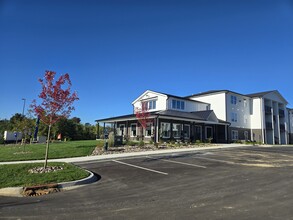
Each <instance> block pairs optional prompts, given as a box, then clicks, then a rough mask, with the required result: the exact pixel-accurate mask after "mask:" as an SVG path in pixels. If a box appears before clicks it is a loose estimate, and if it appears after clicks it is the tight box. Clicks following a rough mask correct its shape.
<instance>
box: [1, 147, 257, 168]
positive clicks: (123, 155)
mask: <svg viewBox="0 0 293 220" xmlns="http://www.w3.org/2000/svg"><path fill="white" fill-rule="evenodd" d="M248 146H252V145H245V144H217V145H214V146H210V147H196V146H195V147H194V148H180V149H162V150H155V151H141V152H131V153H119V154H107V155H96V156H86V157H72V158H62V159H50V160H48V162H65V163H78V162H79V163H80V162H88V161H102V160H112V159H119V158H129V157H139V156H149V155H160V154H172V153H184V152H194V151H202V150H211V149H224V148H225V149H226V148H237V147H248ZM42 162H44V160H29V161H12V162H0V165H1V164H18V163H42Z"/></svg>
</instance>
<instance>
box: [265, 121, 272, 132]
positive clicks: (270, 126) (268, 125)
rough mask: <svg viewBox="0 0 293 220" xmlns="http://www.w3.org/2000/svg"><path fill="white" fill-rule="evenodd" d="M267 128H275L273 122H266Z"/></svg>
mask: <svg viewBox="0 0 293 220" xmlns="http://www.w3.org/2000/svg"><path fill="white" fill-rule="evenodd" d="M266 129H269V130H272V129H273V124H272V122H266Z"/></svg>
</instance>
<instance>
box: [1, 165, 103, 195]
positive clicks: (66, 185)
mask: <svg viewBox="0 0 293 220" xmlns="http://www.w3.org/2000/svg"><path fill="white" fill-rule="evenodd" d="M85 171H87V172H88V173H89V174H90V175H89V176H88V177H86V178H83V179H80V180H74V181H71V182H62V183H58V188H60V189H65V190H67V189H70V188H71V187H79V186H82V185H85V184H90V183H94V182H96V181H97V180H98V177H97V176H96V175H95V174H94V173H92V172H90V171H88V170H85ZM23 189H24V187H7V188H2V189H0V196H10V197H24V196H23V195H22V192H23Z"/></svg>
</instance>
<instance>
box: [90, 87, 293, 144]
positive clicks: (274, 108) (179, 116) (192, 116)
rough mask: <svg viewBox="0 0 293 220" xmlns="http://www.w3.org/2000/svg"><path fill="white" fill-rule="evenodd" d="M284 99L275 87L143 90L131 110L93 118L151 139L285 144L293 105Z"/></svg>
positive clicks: (292, 132) (290, 135)
mask: <svg viewBox="0 0 293 220" xmlns="http://www.w3.org/2000/svg"><path fill="white" fill-rule="evenodd" d="M287 104H288V102H287V100H286V99H285V98H284V97H283V96H282V95H281V94H280V93H279V92H278V91H277V90H273V91H266V92H260V93H253V94H240V93H237V92H234V91H230V90H212V91H207V92H203V93H198V94H193V95H190V96H186V97H179V96H174V95H171V94H166V93H161V92H155V91H151V90H147V91H145V92H144V93H143V94H141V95H140V96H139V97H138V98H137V99H135V100H134V101H133V102H132V105H133V113H132V114H130V115H124V116H118V117H112V118H105V119H99V120H96V122H97V123H104V126H105V124H106V123H110V124H112V125H113V126H114V128H115V129H114V130H115V131H116V135H120V136H123V137H125V136H126V137H129V138H130V139H138V138H139V137H144V139H146V140H151V139H152V140H153V141H155V142H158V141H160V140H179V139H181V140H182V139H184V140H190V141H196V140H201V141H206V140H207V139H211V140H212V141H213V142H222V143H224V142H234V141H239V140H247V141H256V142H260V143H264V144H289V143H293V109H288V108H287V107H286V106H287ZM142 108H144V109H145V110H146V112H147V113H148V116H147V117H148V119H147V123H146V124H147V125H146V126H141V123H140V120H139V119H138V118H137V115H136V112H137V111H140V110H141V109H142Z"/></svg>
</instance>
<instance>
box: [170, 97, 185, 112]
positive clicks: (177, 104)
mask: <svg viewBox="0 0 293 220" xmlns="http://www.w3.org/2000/svg"><path fill="white" fill-rule="evenodd" d="M172 109H179V110H184V109H185V102H184V101H179V100H174V99H173V100H172Z"/></svg>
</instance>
